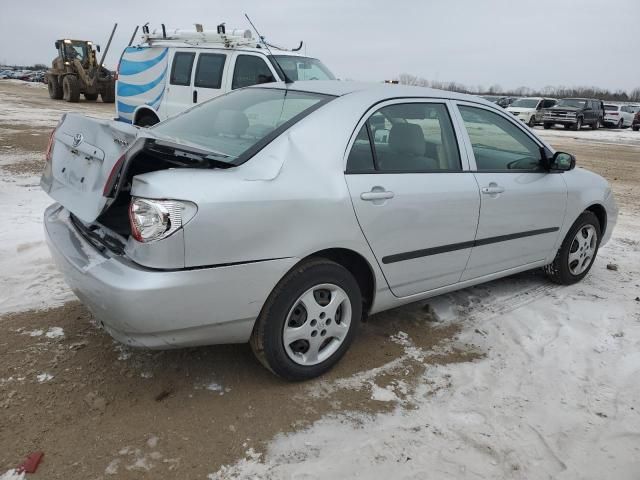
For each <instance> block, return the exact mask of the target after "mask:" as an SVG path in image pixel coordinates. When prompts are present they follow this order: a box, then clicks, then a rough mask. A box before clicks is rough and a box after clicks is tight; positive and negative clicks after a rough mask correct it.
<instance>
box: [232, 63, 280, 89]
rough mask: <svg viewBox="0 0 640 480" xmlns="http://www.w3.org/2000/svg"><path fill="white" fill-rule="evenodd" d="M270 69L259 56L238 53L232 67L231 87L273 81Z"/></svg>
mask: <svg viewBox="0 0 640 480" xmlns="http://www.w3.org/2000/svg"><path fill="white" fill-rule="evenodd" d="M275 81H276V79H275V78H274V76H273V73H272V72H271V69H270V68H269V66H268V65H267V62H265V61H264V60H263V59H262V58H261V57H258V56H256V55H238V56H237V57H236V65H235V68H234V69H233V80H232V82H231V88H232V89H233V90H235V89H236V88H242V87H249V86H251V85H256V84H259V83H270V82H275Z"/></svg>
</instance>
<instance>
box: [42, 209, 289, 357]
mask: <svg viewBox="0 0 640 480" xmlns="http://www.w3.org/2000/svg"><path fill="white" fill-rule="evenodd" d="M44 225H45V235H46V239H47V243H48V245H49V249H50V251H51V254H52V256H53V258H54V260H55V262H56V264H57V266H58V268H59V270H60V271H61V272H62V274H63V276H64V278H65V280H66V282H67V284H68V285H69V286H70V287H71V289H72V290H73V291H74V293H75V294H76V295H77V296H78V298H79V299H80V300H81V301H82V302H83V303H84V304H85V305H86V306H87V307H88V308H89V309H90V310H91V312H92V313H93V314H94V316H95V318H96V319H97V320H98V321H99V322H100V323H101V324H102V325H103V326H104V327H105V329H106V330H107V331H108V332H109V333H110V334H111V335H112V336H113V337H114V338H115V339H116V340H118V341H120V342H122V343H125V344H128V345H131V346H139V347H148V348H172V347H185V346H195V345H210V344H220V343H244V342H247V341H248V340H249V337H250V336H251V331H252V329H253V324H254V322H255V319H256V318H257V317H258V315H259V313H260V310H261V308H262V305H263V304H264V302H265V301H266V299H267V297H268V296H269V294H270V292H271V290H272V289H273V287H274V286H275V285H276V283H277V282H278V281H279V280H280V279H281V278H282V276H283V275H284V274H285V273H286V272H287V271H288V270H289V269H290V268H291V267H292V266H293V265H295V263H296V261H297V260H296V259H295V258H286V259H278V260H268V261H260V262H253V263H246V264H240V265H232V266H220V267H210V268H198V269H182V270H151V269H147V268H144V267H141V266H139V265H137V264H135V263H133V262H131V261H129V260H128V259H127V258H126V257H122V256H118V255H115V254H111V253H110V252H108V251H107V252H105V253H103V252H99V251H98V250H97V249H96V248H95V247H94V246H93V245H92V244H90V243H89V242H87V241H86V240H85V238H84V237H83V236H82V235H81V234H80V233H79V232H78V231H77V230H76V228H75V226H74V225H73V224H72V223H71V221H70V220H69V212H68V211H67V210H66V209H64V208H63V207H62V206H60V205H59V204H54V205H52V206H50V207H49V208H48V209H47V210H46V211H45V215H44Z"/></svg>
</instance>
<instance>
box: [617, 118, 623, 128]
mask: <svg viewBox="0 0 640 480" xmlns="http://www.w3.org/2000/svg"><path fill="white" fill-rule="evenodd" d="M616 128H618V129H620V130H622V119H620V121H619V122H618V125H616Z"/></svg>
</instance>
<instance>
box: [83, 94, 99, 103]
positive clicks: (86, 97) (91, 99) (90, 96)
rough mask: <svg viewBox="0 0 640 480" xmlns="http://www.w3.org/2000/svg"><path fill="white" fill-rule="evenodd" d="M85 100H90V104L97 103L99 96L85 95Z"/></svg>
mask: <svg viewBox="0 0 640 480" xmlns="http://www.w3.org/2000/svg"><path fill="white" fill-rule="evenodd" d="M84 98H85V99H87V100H89V101H90V102H95V101H96V100H98V94H97V93H85V94H84Z"/></svg>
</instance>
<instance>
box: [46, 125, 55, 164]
mask: <svg viewBox="0 0 640 480" xmlns="http://www.w3.org/2000/svg"><path fill="white" fill-rule="evenodd" d="M57 129H58V127H56V128H54V129H53V130H52V131H51V134H50V135H49V143H47V150H46V153H45V157H44V158H45V160H46V161H47V162H50V161H51V155H52V154H53V141H54V137H55V134H56V130H57Z"/></svg>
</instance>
